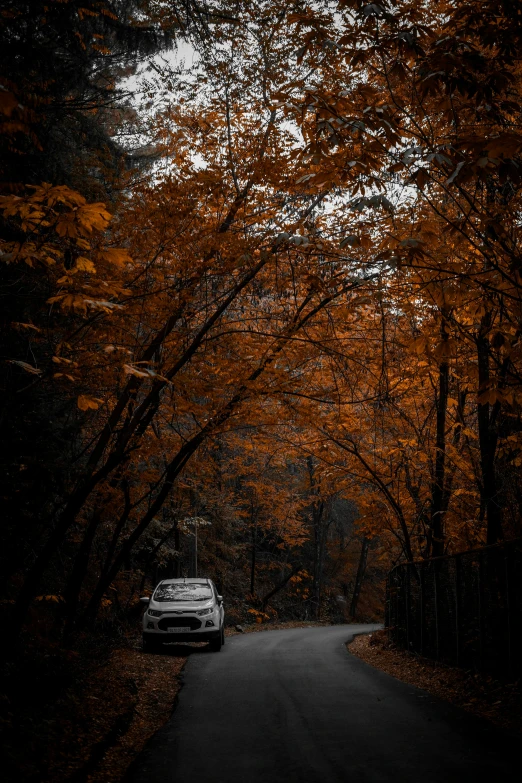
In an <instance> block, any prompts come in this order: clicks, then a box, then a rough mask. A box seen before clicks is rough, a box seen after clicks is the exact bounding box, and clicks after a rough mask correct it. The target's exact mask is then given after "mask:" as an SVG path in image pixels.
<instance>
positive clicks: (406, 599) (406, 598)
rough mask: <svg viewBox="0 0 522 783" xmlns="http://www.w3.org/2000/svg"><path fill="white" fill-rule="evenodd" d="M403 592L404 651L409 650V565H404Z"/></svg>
mask: <svg viewBox="0 0 522 783" xmlns="http://www.w3.org/2000/svg"><path fill="white" fill-rule="evenodd" d="M405 582H406V585H405V590H404V611H405V612H406V618H405V619H406V649H407V650H409V649H410V589H411V577H410V564H409V563H408V564H407V565H406V574H405Z"/></svg>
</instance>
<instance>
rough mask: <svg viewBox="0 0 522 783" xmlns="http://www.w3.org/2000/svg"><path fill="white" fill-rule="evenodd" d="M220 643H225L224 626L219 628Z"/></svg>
mask: <svg viewBox="0 0 522 783" xmlns="http://www.w3.org/2000/svg"><path fill="white" fill-rule="evenodd" d="M221 644H222V645H223V644H225V626H223V628H222V629H221Z"/></svg>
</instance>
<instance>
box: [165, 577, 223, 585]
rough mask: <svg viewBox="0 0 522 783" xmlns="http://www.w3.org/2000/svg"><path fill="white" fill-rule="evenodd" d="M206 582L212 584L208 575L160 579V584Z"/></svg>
mask: <svg viewBox="0 0 522 783" xmlns="http://www.w3.org/2000/svg"><path fill="white" fill-rule="evenodd" d="M202 582H207V584H212V580H211V579H209V578H208V576H194V577H181V578H179V579H162V580H161V582H160V585H176V584H179V585H183V584H201V583H202Z"/></svg>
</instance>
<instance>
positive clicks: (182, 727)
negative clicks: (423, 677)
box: [127, 625, 520, 783]
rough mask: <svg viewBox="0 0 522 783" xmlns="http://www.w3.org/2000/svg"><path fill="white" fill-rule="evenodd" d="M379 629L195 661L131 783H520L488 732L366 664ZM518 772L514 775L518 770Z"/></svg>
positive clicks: (249, 639) (274, 639)
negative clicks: (367, 648)
mask: <svg viewBox="0 0 522 783" xmlns="http://www.w3.org/2000/svg"><path fill="white" fill-rule="evenodd" d="M378 627H379V626H369V625H337V626H331V627H327V628H324V627H323V628H317V627H314V628H299V629H291V630H284V631H265V632H260V633H252V634H245V635H244V636H243V635H241V636H233V637H229V638H227V643H226V645H225V647H224V648H223V649H222V651H221V652H220V653H210V652H207V649H206V648H199V650H197V651H194V652H195V654H193V655H191V657H190V659H189V661H188V662H187V666H186V669H185V675H184V686H183V688H182V690H181V692H180V697H179V702H178V706H177V708H176V710H175V713H174V715H173V717H172V719H171V720H170V722H169V723H168V724H167V725H166V726H164V727H163V728H162V729H161V730H160V731H159V732H158V733H157V734H156V735H155V736H154V737H153V738H152V740H151V741H150V742H149V744H148V745H147V747H146V749H145V751H144V752H143V753H142V754H141V755H140V757H139V758H138V761H137V763H136V764H135V765H134V766H133V768H132V770H131V771H130V773H129V775H128V776H127V781H128V782H129V783H298V781H299V783H348V781H353V783H384V782H386V783H389V782H390V781H394V783H395V782H396V783H472V782H473V783H477V781H481V780H487V779H489V780H490V781H491V780H499V781H500V780H511V779H517V776H518V775H519V773H520V767H519V766H518V767H516V766H515V763H516V758H515V753H514V748H512V747H511V743H510V742H509V740H506V739H505V738H504V737H503V735H501V734H500V733H497V732H496V731H495V730H494V729H493V728H492V727H491V726H489V724H487V723H485V722H482V721H480V720H479V719H476V718H473V717H472V716H469V715H468V714H466V713H464V712H462V711H461V710H458V709H456V708H454V707H452V706H451V705H449V704H446V703H445V702H441V701H438V700H437V699H436V698H434V697H432V696H430V695H429V694H427V693H426V692H424V691H421V690H419V689H417V688H415V687H413V686H410V685H406V684H404V683H402V682H400V681H398V680H396V679H394V678H393V677H390V676H389V675H387V674H384V673H383V672H380V671H378V670H376V669H374V668H372V667H371V666H368V665H367V664H365V663H363V662H362V661H360V660H359V659H358V658H356V657H354V656H353V655H350V653H348V652H347V651H346V647H345V642H347V641H348V640H350V639H351V638H353V636H354V635H355V634H357V633H367V632H370V631H371V630H374V629H376V628H378ZM515 769H516V773H515Z"/></svg>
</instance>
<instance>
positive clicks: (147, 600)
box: [140, 597, 150, 606]
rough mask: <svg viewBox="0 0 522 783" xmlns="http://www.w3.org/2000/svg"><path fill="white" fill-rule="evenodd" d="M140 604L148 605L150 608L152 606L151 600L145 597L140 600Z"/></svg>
mask: <svg viewBox="0 0 522 783" xmlns="http://www.w3.org/2000/svg"><path fill="white" fill-rule="evenodd" d="M140 603H141V604H146V605H147V606H148V605H149V604H150V598H145V597H143V598H140Z"/></svg>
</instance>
